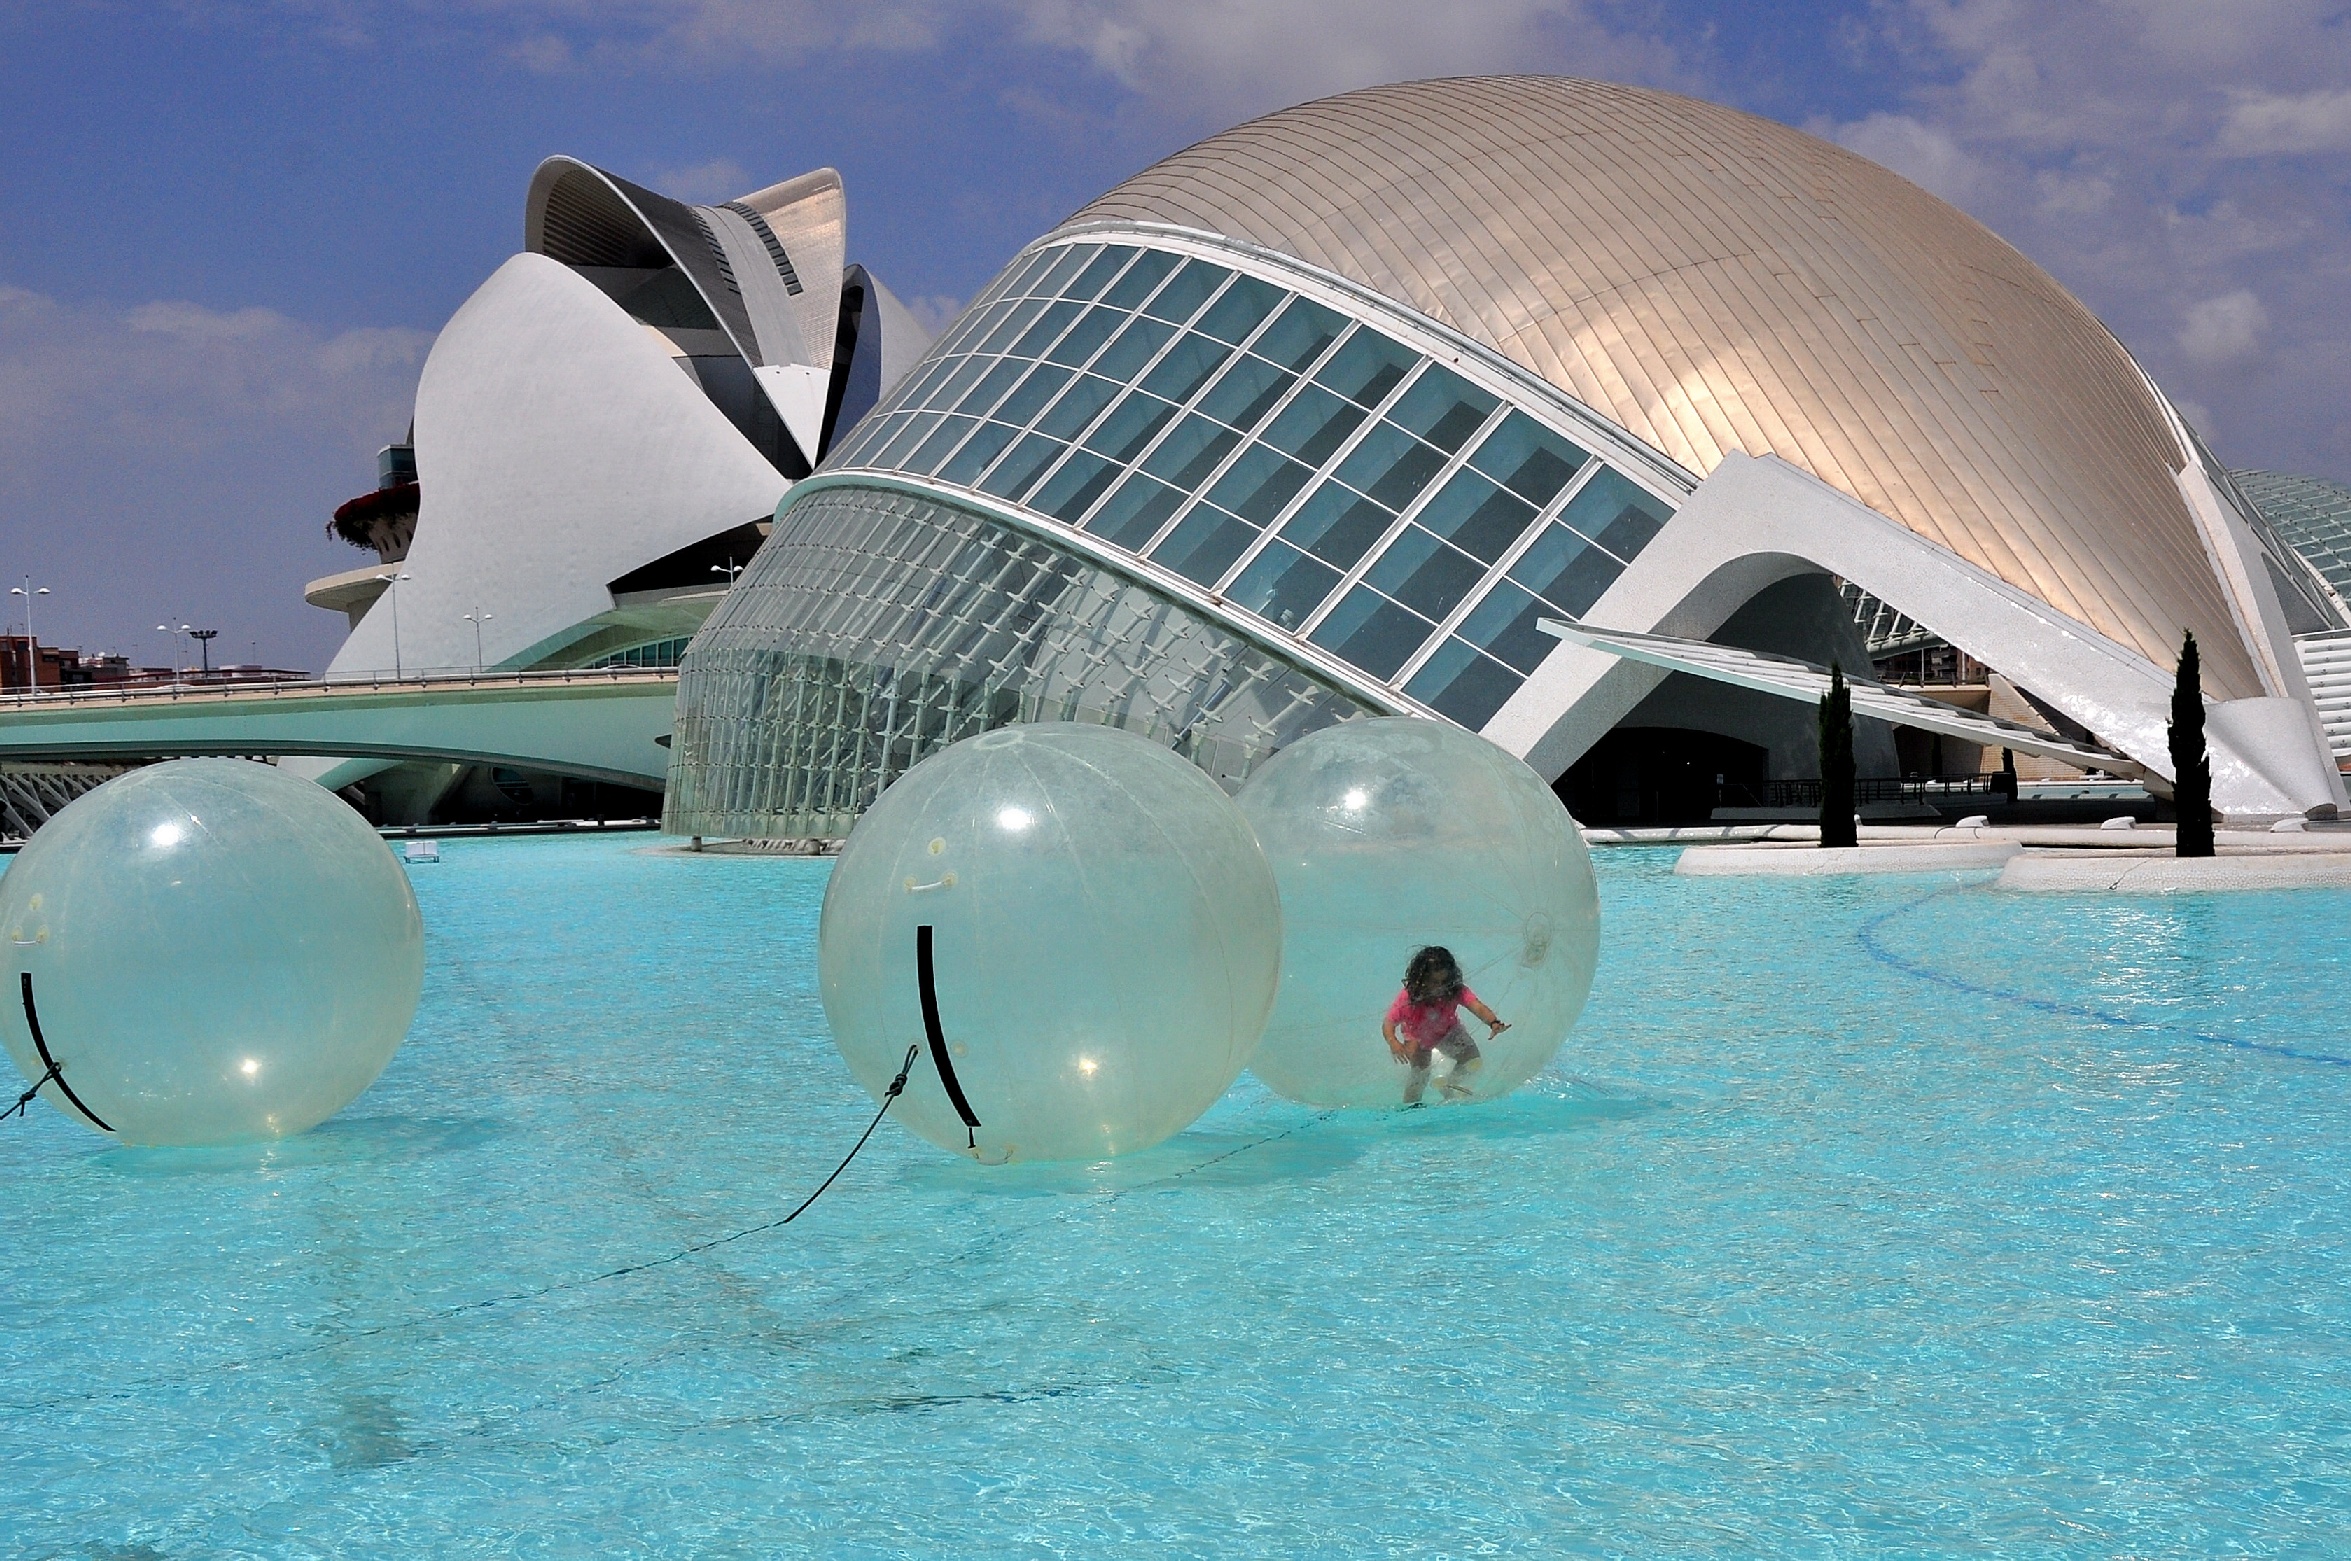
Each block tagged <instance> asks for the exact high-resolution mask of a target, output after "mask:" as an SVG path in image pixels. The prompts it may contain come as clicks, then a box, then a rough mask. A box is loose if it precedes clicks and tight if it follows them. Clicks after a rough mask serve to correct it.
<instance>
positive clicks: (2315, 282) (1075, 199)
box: [0, 0, 2351, 667]
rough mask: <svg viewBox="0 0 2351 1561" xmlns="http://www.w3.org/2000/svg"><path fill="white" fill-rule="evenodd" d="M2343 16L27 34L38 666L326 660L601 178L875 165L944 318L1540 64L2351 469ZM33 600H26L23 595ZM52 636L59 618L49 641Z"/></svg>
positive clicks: (887, 16) (2260, 2)
mask: <svg viewBox="0 0 2351 1561" xmlns="http://www.w3.org/2000/svg"><path fill="white" fill-rule="evenodd" d="M2347 13H2351V5H2345V4H2324V3H2316V0H2292V3H2290V0H2233V3H2230V4H2226V5H2220V4H2213V3H2210V0H2198V3H2189V0H2129V3H2125V0H2066V3H2051V4H2026V3H2022V0H1834V3H1823V4H1809V5H1805V4H1792V3H1786V0H1760V3H1753V4H1747V5H1734V4H1700V3H1676V0H1643V3H1630V0H1627V3H1607V0H1469V3H1457V4H1453V5H1449V6H1438V5H1431V4H1427V3H1426V0H1258V3H1254V4H1248V3H1239V0H1202V3H1197V4H1190V5H1176V4H1147V3H1141V0H964V3H960V4H943V3H927V0H879V3H874V4H865V5H859V4H852V3H833V4H822V3H814V0H219V3H215V0H177V3H169V4H164V3H153V0H149V3H139V4H127V3H126V4H111V3H76V0H51V3H47V4H32V3H21V0H0V146H5V148H6V151H5V154H4V155H0V578H4V579H5V580H6V581H7V582H8V583H15V582H16V581H18V579H19V577H21V576H23V575H25V574H27V573H28V572H29V573H30V574H31V575H33V577H34V579H35V583H36V584H41V585H48V586H50V587H51V588H52V590H53V595H52V596H50V597H48V598H45V599H43V602H42V606H41V609H40V613H41V616H40V617H39V619H38V620H37V622H36V627H37V628H38V629H39V630H40V632H41V637H42V638H43V639H44V640H49V639H53V638H54V639H59V640H62V641H63V642H65V643H69V644H80V645H84V646H87V647H90V648H94V649H118V650H123V651H127V652H129V653H130V654H132V655H133V656H134V657H137V658H141V659H147V660H153V659H158V658H162V657H165V656H167V655H168V654H169V651H168V647H167V646H166V644H165V642H164V640H163V639H162V637H160V636H158V635H156V634H155V633H154V632H153V626H154V625H155V624H156V623H159V622H164V621H166V620H168V621H170V622H173V623H181V622H192V623H196V624H199V625H202V626H208V627H217V628H219V629H220V631H221V634H220V639H219V641H218V642H217V643H216V647H215V649H216V652H217V653H219V654H221V655H222V656H223V657H224V658H228V659H236V660H245V659H250V658H253V657H258V658H259V659H262V660H265V661H270V662H273V663H278V664H285V665H294V666H306V667H316V666H320V665H323V664H324V662H325V659H326V657H327V656H328V655H329V654H330V653H331V652H332V649H333V647H334V645H335V644H336V643H337V642H338V641H339V639H340V637H341V636H340V629H341V620H340V618H339V617H337V616H334V615H330V614H327V613H323V612H320V611H318V610H317V609H315V608H310V607H306V606H304V605H303V603H302V601H301V588H302V584H303V582H304V581H305V580H307V579H309V578H312V577H314V576H317V575H321V574H326V573H329V572H332V571H334V570H337V569H343V568H349V567H353V566H354V565H355V564H357V563H359V562H361V561H363V560H362V555H360V554H358V553H355V552H353V551H352V550H351V549H349V548H347V547H345V546H344V545H343V544H340V543H337V542H333V541H330V540H329V539H328V538H327V537H326V536H325V535H324V530H323V528H324V523H325V520H326V516H327V513H328V512H329V511H330V510H331V509H332V508H333V507H334V505H335V504H337V503H338V502H340V501H341V500H342V499H344V498H348V497H350V496H351V495H352V494H354V493H356V492H358V491H360V490H361V489H363V488H366V487H370V486H373V481H374V478H373V452H374V450H375V448H376V446H377V445H379V444H382V443H384V442H385V441H386V440H387V439H388V438H390V437H392V436H393V435H395V434H397V433H398V432H399V431H400V429H401V428H402V427H403V426H404V425H405V422H406V416H407V403H408V400H409V397H410V395H411V394H412V392H413V389H414V385H415V379H416V373H417V370H418V367H419V366H420V365H421V364H422V362H423V358H424V354H425V352H426V351H427V350H428V349H429V347H430V344H431V338H432V333H433V332H434V330H435V329H436V328H437V327H438V326H439V325H440V324H441V322H442V321H444V320H445V319H446V318H447V317H448V316H449V314H450V313H451V312H452V311H453V310H454V309H455V308H456V307H457V305H458V304H459V303H460V302H462V301H463V299H464V298H465V296H466V294H467V293H469V292H470V291H471V290H472V289H473V288H474V286H475V285H477V284H478V283H479V282H480V281H481V280H482V279H483V278H484V277H486V276H487V275H488V274H489V272H490V271H491V270H492V269H493V268H494V267H495V266H496V265H497V264H498V262H499V261H500V260H502V259H503V258H504V257H505V256H506V255H508V254H510V253H511V252H513V250H515V249H516V248H518V247H519V246H520V242H521V221H522V196H523V191H524V188H525V186H526V184H527V183H528V181H529V177H530V172H531V169H532V168H533V167H534V166H535V165H536V164H537V163H538V161H539V159H540V158H542V157H544V156H546V155H548V154H550V153H554V152H564V153H569V154H571V155H573V156H578V157H583V158H586V159H588V160H589V161H592V162H595V163H598V164H600V165H602V166H604V167H607V168H611V169H613V170H614V171H616V172H619V173H622V174H625V175H627V176H629V177H631V178H634V179H637V180H639V181H641V182H645V183H648V184H651V185H653V186H655V187H657V188H660V189H663V190H666V191H669V192H670V193H673V194H677V195H680V196H683V197H686V198H690V199H704V200H715V199H724V198H726V197H729V196H732V195H736V194H740V193H743V192H744V191H747V190H749V189H752V188H756V187H758V186H760V185H764V184H767V183H769V182H772V181H773V180H776V179H779V178H783V177H786V176H788V175H790V174H793V173H797V172H800V171H802V170H804V169H807V168H811V167H816V166H819V165H822V164H827V163H829V164H832V165H833V166H835V167H838V168H840V169H841V170H842V173H843V175H844V177H845V180H846V183H847V186H848V190H849V201H850V252H851V255H852V257H853V258H856V259H861V260H863V261H865V262H866V263H867V264H868V265H870V266H872V267H873V268H874V269H875V270H876V271H877V272H878V273H879V274H880V275H881V276H882V277H883V278H884V279H885V280H886V281H888V282H889V283H890V285H891V286H892V288H893V289H895V290H896V291H898V292H899V293H900V294H901V295H902V296H904V297H906V298H907V299H908V300H909V301H910V302H912V303H914V304H915V305H916V306H917V308H918V309H919V310H921V311H923V312H924V313H926V314H928V315H929V316H930V317H932V318H933V319H934V320H936V319H940V318H943V317H944V316H946V315H947V314H949V313H951V312H952V310H953V309H954V307H955V306H956V304H957V303H958V302H959V301H960V300H962V299H965V298H968V297H970V296H971V294H972V293H973V292H975V291H976V290H977V289H978V288H979V287H980V286H981V285H983V284H984V283H985V282H986V280H987V279H988V277H989V276H990V275H991V274H992V273H993V272H994V271H995V269H996V268H997V266H998V265H1000V264H1001V263H1002V262H1003V261H1004V259H1005V258H1006V257H1008V256H1009V255H1010V254H1012V253H1013V251H1015V250H1016V249H1018V248H1019V246H1020V245H1021V244H1023V243H1025V242H1026V241H1027V240H1028V239H1030V238H1032V237H1034V236H1035V235H1036V234H1037V233H1039V232H1042V231H1043V230H1044V229H1046V228H1047V227H1050V226H1051V225H1052V224H1053V223H1054V222H1055V221H1056V220H1057V219H1058V218H1060V217H1061V216H1063V215H1065V214H1066V213H1068V212H1069V211H1070V210H1072V209H1073V208H1075V207H1077V206H1079V205H1081V204H1083V203H1084V202H1085V201H1086V200H1087V199H1089V198H1090V197H1092V196H1093V195H1095V194H1097V193H1099V192H1100V191H1101V190H1103V189H1105V188H1107V187H1109V186H1110V185H1112V184H1115V183H1116V182H1118V181H1119V180H1120V179H1122V178H1124V177H1125V176H1126V175H1128V174H1130V173H1132V172H1134V171H1135V170H1137V169H1139V168H1141V167H1143V166H1145V165H1146V164H1148V163H1149V162H1151V161H1152V160H1153V159H1154V158H1157V157H1159V156H1162V155H1164V154H1165V153H1167V152H1170V151H1173V150H1174V149H1176V148H1178V147H1180V146H1183V145H1185V144H1186V143H1188V142H1190V141H1192V140H1194V139H1197V138H1198V137H1200V136H1202V135H1205V134H1209V133H1212V132H1213V131H1215V130H1218V129H1221V128H1223V127H1224V126H1226V125H1229V124H1233V123H1236V122H1238V121H1240V120H1242V119H1245V118H1248V117H1249V116H1251V115H1253V114H1256V113H1261V112H1264V111H1266V110H1269V109H1273V108H1277V107H1280V106H1283V105H1285V104H1288V103H1292V102H1297V101H1301V100H1304V99H1306V98H1310V97H1315V96H1319V95H1321V94H1323V93H1326V92H1332V91H1339V90H1344V89H1345V88H1348V87H1353V86H1360V85H1365V84H1368V83H1371V82H1377V81H1389V80H1399V79H1405V78H1409V77H1413V76H1427V75H1449V74H1461V73H1474V72H1480V71H1495V70H1540V71H1550V72H1557V73H1561V74H1570V75H1586V76H1597V77H1604V78H1609V79H1614V80H1620V81H1632V82H1639V83H1643V84H1647V85H1653V86H1659V87H1665V88H1670V89H1673V90H1677V91H1684V92H1690V93H1693V94H1696V95H1699V96H1703V97H1707V98H1711V99H1714V100H1716V101H1719V102H1725V103H1730V104H1733V105H1736V106H1738V107H1741V108H1745V109H1748V110H1751V111H1753V112H1756V113H1760V114H1765V115H1768V116H1770V117H1772V118H1775V119H1780V120H1783V121H1786V122H1788V123H1791V124H1796V125H1800V126H1803V127H1805V128H1807V129H1810V130H1812V131H1814V132H1815V133H1818V134H1822V135H1826V136H1829V137H1831V138H1833V139H1836V140H1839V141H1841V142H1843V143H1844V144H1846V145H1848V146H1851V147H1853V148H1855V149H1856V150H1858V151H1861V152H1863V153H1864V154H1866V155H1869V156H1872V157H1875V158H1877V159H1878V160H1879V161H1881V162H1885V163H1887V164H1889V165H1890V166H1892V167H1894V168H1896V169H1897V170H1899V171H1901V172H1903V173H1905V174H1907V175H1909V176H1910V177H1912V178H1914V179H1917V180H1918V181H1919V182H1921V183H1923V184H1925V185H1927V187H1929V188H1930V189H1933V190H1934V191H1936V192H1937V193H1938V194H1941V195H1943V196H1945V197H1946V198H1948V199H1951V200H1953V201H1956V202H1957V203H1958V204H1960V205H1961V206H1963V207H1964V208H1966V209H1967V210H1969V211H1971V212H1972V213H1974V214H1975V215H1976V216H1978V217H1980V218H1982V219H1983V220H1984V221H1986V222H1988V223H1989V224H1990V225H1991V226H1993V227H1994V228H1995V229H1996V230H1998V231H1999V232H2001V233H2002V234H2004V235H2005V236H2007V237H2008V238H2009V239H2011V240H2012V241H2014V242H2015V243H2017V244H2018V245H2019V246H2020V247H2021V248H2023V249H2024V250H2025V251H2026V253H2028V254H2030V255H2032V256H2033V257H2034V258H2035V259H2036V260H2039V261H2040V262H2041V263H2042V264H2043V265H2045V266H2047V267H2048V268H2049V269H2050V270H2052V271H2053V272H2055V273H2056V275H2057V276H2058V277H2059V278H2060V279H2061V280H2062V281H2064V282H2065V283H2067V284H2068V285H2069V286H2071V287H2072V288H2073V289H2074V290H2075V291H2076V292H2078V293H2079V294H2080V295H2081V296H2082V297H2083V298H2084V300H2085V301H2086V302H2087V303H2088V304H2089V305H2090V307H2091V308H2093V309H2094V310H2096V311H2097V312H2098V313H2099V314H2100V316H2101V317H2102V318H2104V319H2105V320H2106V321H2107V323H2108V324H2109V325H2110V326H2112V327H2113V328H2114V330H2115V331H2116V333H2117V334H2118V335H2120V336H2121V337H2122V339H2123V341H2124V342H2125V344H2126V345H2128V346H2129V347H2130V348H2131V349H2132V350H2133V351H2134V352H2135V353H2137V354H2138V355H2139V357H2140V359H2141V361H2142V362H2143V363H2145V364H2146V365H2147V367H2148V369H2149V370H2150V371H2151V372H2152V373H2153V374H2154V375H2155V376H2156V378H2157V379H2158V380H2159V381H2161V382H2162V383H2163V385H2164V386H2165V388H2166V389H2167V390H2169V391H2170V393H2171V394H2172V395H2173V397H2174V398H2175V399H2176V400H2178V401H2180V402H2181V403H2183V405H2184V407H2185V408H2186V409H2187V410H2188V412H2189V415H2190V417H2191V418H2192V419H2194V420H2195V421H2196V422H2197V423H2198V424H2199V426H2200V427H2202V428H2203V430H2204V431H2205V433H2206V434H2207V435H2208V437H2210V438H2211V439H2212V440H2213V441H2214V443H2215V445H2216V447H2217V448H2218V449H2219V451H2220V453H2221V454H2222V456H2223V458H2224V459H2226V460H2228V461H2229V462H2230V463H2231V464H2235V465H2263V466H2275V467H2283V468H2287V469H2292V470H2300V471H2309V472H2317V473H2320V474H2323V475H2329V476H2335V477H2339V478H2351V350H2347V349H2351V14H2347ZM10 600H13V599H10ZM18 621H19V622H21V619H19V620H18Z"/></svg>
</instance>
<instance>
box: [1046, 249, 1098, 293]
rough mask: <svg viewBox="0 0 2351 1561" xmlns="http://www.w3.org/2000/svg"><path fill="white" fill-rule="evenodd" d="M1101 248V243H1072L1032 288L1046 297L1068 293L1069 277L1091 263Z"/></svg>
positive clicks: (1055, 258) (1056, 257)
mask: <svg viewBox="0 0 2351 1561" xmlns="http://www.w3.org/2000/svg"><path fill="white" fill-rule="evenodd" d="M1101 249H1102V246H1101V245H1099V244H1072V245H1070V246H1069V247H1068V248H1067V249H1064V250H1063V251H1062V252H1061V253H1060V254H1059V255H1057V256H1055V257H1054V261H1053V264H1052V266H1051V268H1049V269H1048V270H1047V271H1046V272H1045V274H1044V275H1043V276H1041V277H1039V278H1037V281H1036V284H1035V285H1034V287H1032V288H1031V289H1030V290H1031V291H1032V292H1036V293H1041V294H1043V295H1045V296H1046V297H1059V296H1061V295H1062V294H1065V293H1067V292H1068V291H1069V279H1070V278H1071V277H1073V276H1075V275H1077V274H1078V272H1079V271H1080V270H1082V269H1083V268H1084V267H1086V266H1087V265H1090V264H1091V263H1092V262H1093V259H1094V257H1095V255H1097V254H1099V253H1100V252H1101Z"/></svg>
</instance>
